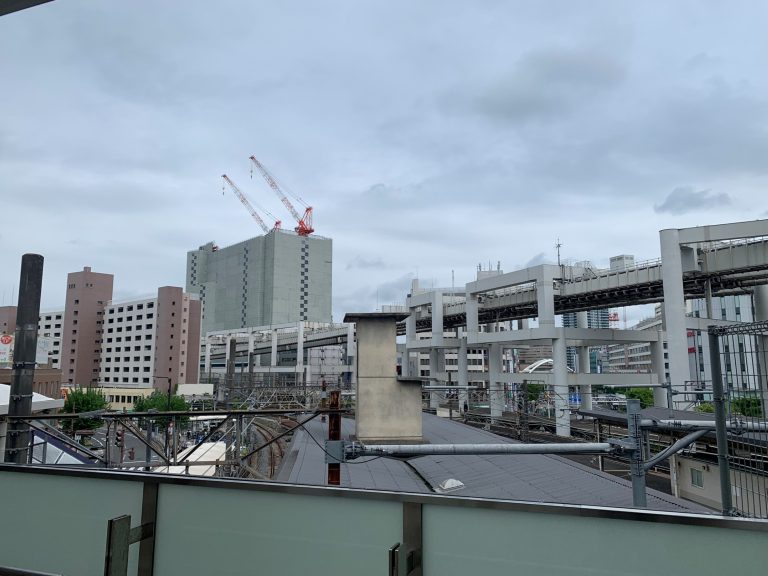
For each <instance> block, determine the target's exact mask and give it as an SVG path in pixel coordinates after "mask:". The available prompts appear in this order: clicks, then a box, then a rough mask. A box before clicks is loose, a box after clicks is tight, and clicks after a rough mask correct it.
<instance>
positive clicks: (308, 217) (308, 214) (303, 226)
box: [250, 156, 315, 236]
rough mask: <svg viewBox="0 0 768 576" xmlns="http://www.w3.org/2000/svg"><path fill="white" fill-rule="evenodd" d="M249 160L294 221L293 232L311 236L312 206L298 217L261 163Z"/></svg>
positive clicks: (254, 159) (251, 158) (252, 158)
mask: <svg viewBox="0 0 768 576" xmlns="http://www.w3.org/2000/svg"><path fill="white" fill-rule="evenodd" d="M250 160H251V162H253V164H254V165H255V166H256V168H257V169H258V170H259V173H260V174H261V175H262V177H263V178H264V180H266V181H267V184H269V187H270V188H272V190H273V191H274V192H275V194H277V196H278V198H280V201H281V202H282V203H283V204H284V205H285V207H286V208H287V209H288V211H289V212H290V213H291V215H292V216H293V218H294V220H296V223H297V224H298V225H297V226H296V228H295V230H296V232H297V233H298V234H299V236H309V235H310V234H312V232H314V231H315V229H314V228H313V227H312V206H307V207H306V208H305V210H304V215H303V216H300V215H299V213H298V211H297V210H296V208H294V207H293V204H292V203H291V201H290V200H289V199H288V197H287V196H286V195H285V193H284V192H283V191H282V189H281V188H280V186H279V185H278V184H277V182H276V181H275V179H274V178H273V177H272V175H271V174H270V173H269V171H268V170H267V169H266V168H265V167H264V165H263V164H262V163H261V162H259V161H258V160H257V159H256V156H251V157H250Z"/></svg>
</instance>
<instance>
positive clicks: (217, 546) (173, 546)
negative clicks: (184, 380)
mask: <svg viewBox="0 0 768 576" xmlns="http://www.w3.org/2000/svg"><path fill="white" fill-rule="evenodd" d="M402 507H403V505H402V503H401V502H387V501H380V500H379V501H377V500H365V499H362V498H345V497H338V496H326V497H323V496H320V497H318V496H310V495H303V494H286V493H275V492H267V491H263V492H262V491H250V490H217V489H215V488H210V487H207V486H185V485H161V486H160V491H159V493H158V510H157V517H158V525H157V547H156V548H155V573H156V574H164V575H165V574H179V575H181V574H184V575H189V576H192V575H197V574H199V575H211V574H215V575H217V576H228V575H233V576H234V575H241V574H333V575H334V576H345V575H349V576H359V575H361V574H365V575H371V576H376V575H381V576H385V575H386V574H387V566H388V556H387V551H388V549H389V548H390V547H391V546H392V545H393V544H394V543H396V542H398V541H399V540H400V539H401V537H402V536H401V534H402V522H403V521H402Z"/></svg>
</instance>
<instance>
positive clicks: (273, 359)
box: [269, 330, 277, 367]
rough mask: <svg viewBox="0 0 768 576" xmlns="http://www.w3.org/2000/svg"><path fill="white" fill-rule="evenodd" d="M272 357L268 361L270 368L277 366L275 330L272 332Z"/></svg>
mask: <svg viewBox="0 0 768 576" xmlns="http://www.w3.org/2000/svg"><path fill="white" fill-rule="evenodd" d="M270 344H271V345H272V357H271V358H270V359H269V365H270V366H272V367H275V366H277V330H272V341H271V342H270Z"/></svg>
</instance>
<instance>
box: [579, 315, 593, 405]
mask: <svg viewBox="0 0 768 576" xmlns="http://www.w3.org/2000/svg"><path fill="white" fill-rule="evenodd" d="M576 326H577V327H579V328H585V329H586V328H589V312H587V311H583V312H577V313H576ZM578 359H579V362H578V364H579V370H578V371H579V372H580V373H581V374H589V373H590V361H589V346H579V348H578ZM579 394H580V395H581V408H582V409H583V410H591V409H592V385H591V384H582V385H581V386H579Z"/></svg>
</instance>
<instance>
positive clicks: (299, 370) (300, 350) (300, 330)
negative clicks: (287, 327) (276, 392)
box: [296, 321, 304, 385]
mask: <svg viewBox="0 0 768 576" xmlns="http://www.w3.org/2000/svg"><path fill="white" fill-rule="evenodd" d="M296 384H298V385H302V384H304V322H301V321H299V322H298V324H297V325H296Z"/></svg>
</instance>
